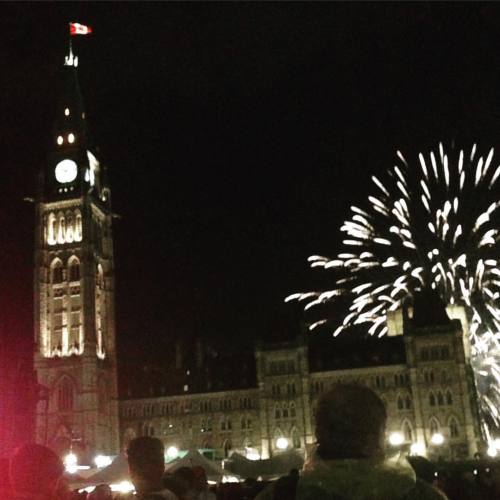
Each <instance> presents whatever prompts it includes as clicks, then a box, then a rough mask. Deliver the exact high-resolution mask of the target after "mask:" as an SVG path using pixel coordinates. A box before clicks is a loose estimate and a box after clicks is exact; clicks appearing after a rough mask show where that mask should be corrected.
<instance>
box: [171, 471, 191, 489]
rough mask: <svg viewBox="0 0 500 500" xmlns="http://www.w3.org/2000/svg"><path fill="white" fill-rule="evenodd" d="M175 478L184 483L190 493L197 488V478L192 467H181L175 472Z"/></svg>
mask: <svg viewBox="0 0 500 500" xmlns="http://www.w3.org/2000/svg"><path fill="white" fill-rule="evenodd" d="M174 477H176V478H177V479H179V480H180V481H182V482H183V484H184V485H185V486H186V488H187V490H188V491H189V490H193V489H195V488H196V476H195V473H194V472H193V469H192V468H191V467H179V468H178V469H176V470H175V471H174Z"/></svg>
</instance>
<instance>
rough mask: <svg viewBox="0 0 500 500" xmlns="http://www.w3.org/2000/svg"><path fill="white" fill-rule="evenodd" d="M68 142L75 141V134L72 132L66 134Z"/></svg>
mask: <svg viewBox="0 0 500 500" xmlns="http://www.w3.org/2000/svg"><path fill="white" fill-rule="evenodd" d="M68 142H69V143H70V144H73V143H74V142H75V134H72V133H70V134H68Z"/></svg>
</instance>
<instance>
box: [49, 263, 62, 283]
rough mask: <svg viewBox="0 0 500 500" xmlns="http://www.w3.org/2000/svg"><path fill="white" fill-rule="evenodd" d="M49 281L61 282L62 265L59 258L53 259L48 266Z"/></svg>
mask: <svg viewBox="0 0 500 500" xmlns="http://www.w3.org/2000/svg"><path fill="white" fill-rule="evenodd" d="M50 267H51V270H50V282H51V283H53V284H56V283H62V282H63V265H62V262H61V261H60V260H59V259H54V260H53V261H52V265H51V266H50Z"/></svg>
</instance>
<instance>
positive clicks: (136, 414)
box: [120, 318, 481, 459]
mask: <svg viewBox="0 0 500 500" xmlns="http://www.w3.org/2000/svg"><path fill="white" fill-rule="evenodd" d="M399 325H400V328H403V329H404V331H397V332H393V333H395V334H396V335H399V339H396V340H397V341H399V340H400V341H402V342H404V347H403V348H404V354H405V358H406V361H404V362H402V363H394V364H385V365H384V364H381V365H379V366H367V367H352V368H343V369H330V370H319V371H315V370H313V369H311V368H310V361H313V360H312V359H311V353H310V352H309V348H308V346H307V344H306V343H305V342H301V341H296V342H289V343H280V344H269V345H259V346H258V347H257V348H256V349H255V361H256V372H257V384H256V386H255V387H254V388H250V389H244V390H236V391H224V392H205V393H198V394H179V395H175V396H166V397H158V398H150V399H128V400H123V401H121V402H120V422H121V436H122V446H126V444H127V442H128V441H129V440H130V439H131V438H132V437H134V436H137V435H154V436H158V437H160V438H161V439H162V440H163V441H164V443H165V445H166V446H167V447H168V446H176V447H178V448H180V449H188V448H191V447H197V448H211V449H213V450H214V452H215V455H216V456H218V457H219V458H223V457H224V456H227V455H228V453H229V450H231V449H233V450H238V451H240V452H243V453H245V452H247V453H248V452H249V451H250V452H252V453H257V452H258V453H259V455H260V456H261V457H262V458H267V457H269V456H272V455H273V454H275V453H279V452H280V450H279V449H278V447H277V440H278V438H280V437H285V438H287V440H288V443H289V447H293V448H296V449H297V450H301V451H304V450H305V449H306V447H307V446H308V445H310V444H312V443H313V442H314V423H313V412H314V406H315V402H316V400H317V398H318V396H319V395H320V394H321V393H323V392H324V391H326V390H328V389H329V388H330V387H331V386H332V385H334V384H337V383H355V384H363V385H367V386H368V387H371V388H372V389H373V390H375V391H376V392H377V393H378V394H379V396H380V397H381V398H382V400H383V401H384V403H385V405H386V408H387V413H388V425H387V436H388V438H389V436H390V435H391V434H393V433H398V434H399V436H400V439H401V440H402V444H401V445H400V446H401V447H402V448H403V449H404V450H406V451H407V452H410V447H411V445H412V444H414V443H418V444H419V446H420V449H419V453H424V454H426V455H427V456H429V457H433V458H437V457H445V458H449V459H460V458H466V457H472V456H473V455H474V454H475V453H476V452H477V451H478V449H479V447H480V444H481V437H480V429H479V421H478V417H477V409H476V401H475V387H474V383H473V377H472V372H471V367H470V364H469V360H468V358H467V356H466V354H465V353H466V350H465V349H464V342H463V338H464V336H463V331H462V328H461V324H460V321H458V320H452V321H451V322H450V323H449V324H447V325H444V326H436V327H425V328H419V327H416V326H414V325H413V324H412V321H411V318H408V319H407V321H405V322H404V327H403V322H402V321H401V322H400V323H399ZM331 342H332V343H333V342H335V341H334V340H332V341H331ZM311 364H312V363H311ZM434 435H441V436H442V437H443V439H444V442H443V443H442V444H435V443H434V442H433V441H434V440H437V438H436V437H434V438H433V436H434Z"/></svg>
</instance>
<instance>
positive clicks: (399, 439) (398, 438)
mask: <svg viewBox="0 0 500 500" xmlns="http://www.w3.org/2000/svg"><path fill="white" fill-rule="evenodd" d="M404 440H405V438H404V436H403V434H401V432H392V433H391V434H390V435H389V444H390V445H391V446H400V445H402V444H403V443H404Z"/></svg>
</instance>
